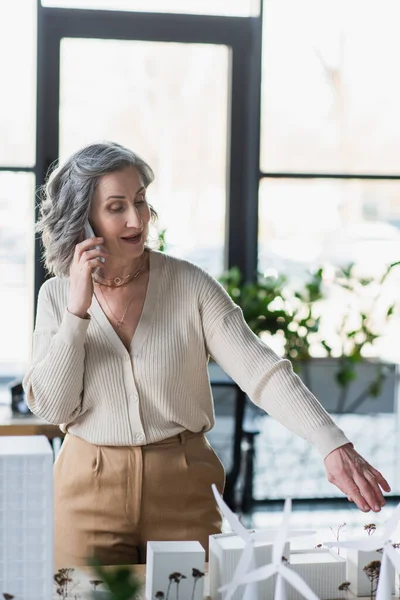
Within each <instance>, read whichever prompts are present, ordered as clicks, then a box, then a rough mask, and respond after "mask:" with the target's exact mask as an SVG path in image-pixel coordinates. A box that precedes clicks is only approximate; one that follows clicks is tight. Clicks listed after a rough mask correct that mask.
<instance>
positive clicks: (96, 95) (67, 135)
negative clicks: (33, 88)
mask: <svg viewBox="0 0 400 600" xmlns="http://www.w3.org/2000/svg"><path fill="white" fill-rule="evenodd" d="M77 65H79V68H77ZM228 71H229V50H228V48H226V47H224V46H212V45H201V44H175V43H156V42H130V41H127V42H125V41H123V42H121V41H114V40H107V41H104V40H80V39H65V40H63V41H62V46H61V106H60V154H61V157H65V156H66V155H68V154H70V153H72V152H74V151H75V150H77V149H78V148H79V147H80V146H82V145H84V144H86V143H90V142H93V141H96V140H98V139H112V140H114V141H117V142H119V143H122V144H124V145H126V146H128V147H129V148H131V149H132V150H134V151H135V152H138V153H139V154H140V155H142V156H143V158H144V159H145V160H146V161H147V162H148V163H149V164H150V165H151V166H152V168H153V169H154V172H155V176H156V178H155V181H154V183H153V184H152V185H151V187H150V189H149V199H150V202H151V203H152V204H153V205H154V208H155V209H156V210H157V212H158V213H159V216H160V220H159V223H158V229H159V230H163V229H166V231H167V233H166V240H167V250H168V252H169V253H171V254H175V255H177V256H181V257H185V258H187V259H188V260H192V261H194V262H196V263H198V264H200V265H201V266H203V267H204V268H206V269H208V270H209V271H210V272H212V273H213V274H220V273H221V272H222V270H223V256H224V241H225V232H224V229H225V228H224V225H225V204H226V193H227V192H226V172H227V123H228V81H229V73H228Z"/></svg>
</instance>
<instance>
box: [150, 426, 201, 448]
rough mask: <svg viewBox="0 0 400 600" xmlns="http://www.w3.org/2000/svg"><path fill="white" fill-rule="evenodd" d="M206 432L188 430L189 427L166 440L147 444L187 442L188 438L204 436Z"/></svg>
mask: <svg viewBox="0 0 400 600" xmlns="http://www.w3.org/2000/svg"><path fill="white" fill-rule="evenodd" d="M203 436H204V433H203V432H202V431H199V432H196V431H188V430H187V429H185V431H182V432H181V433H178V434H177V435H173V436H172V437H169V438H166V439H165V440H161V441H159V442H153V443H152V444H147V446H163V445H166V444H185V443H186V440H189V439H191V438H195V437H203Z"/></svg>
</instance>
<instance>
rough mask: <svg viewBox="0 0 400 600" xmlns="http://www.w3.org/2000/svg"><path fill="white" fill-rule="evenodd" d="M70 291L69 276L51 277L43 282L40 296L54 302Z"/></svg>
mask: <svg viewBox="0 0 400 600" xmlns="http://www.w3.org/2000/svg"><path fill="white" fill-rule="evenodd" d="M68 291H69V277H57V276H55V277H50V278H49V279H46V281H45V282H44V283H43V284H42V286H41V288H40V290H39V296H41V298H42V299H48V300H50V301H52V302H54V301H56V300H57V298H58V299H60V300H61V298H64V297H65V294H67V293H68Z"/></svg>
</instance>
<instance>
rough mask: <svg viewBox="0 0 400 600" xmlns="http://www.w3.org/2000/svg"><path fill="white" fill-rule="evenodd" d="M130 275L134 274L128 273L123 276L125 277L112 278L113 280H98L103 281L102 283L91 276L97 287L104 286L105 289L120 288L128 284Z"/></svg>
mask: <svg viewBox="0 0 400 600" xmlns="http://www.w3.org/2000/svg"><path fill="white" fill-rule="evenodd" d="M132 275H134V273H128V275H125V277H114V278H113V279H107V280H106V279H105V278H103V277H100V279H103V281H99V280H98V279H96V278H95V277H94V276H93V281H94V282H95V283H97V285H104V286H105V287H122V286H123V285H126V284H127V283H129V282H130V279H129V278H130V277H131V276H132ZM133 278H134V277H133ZM105 281H112V283H105Z"/></svg>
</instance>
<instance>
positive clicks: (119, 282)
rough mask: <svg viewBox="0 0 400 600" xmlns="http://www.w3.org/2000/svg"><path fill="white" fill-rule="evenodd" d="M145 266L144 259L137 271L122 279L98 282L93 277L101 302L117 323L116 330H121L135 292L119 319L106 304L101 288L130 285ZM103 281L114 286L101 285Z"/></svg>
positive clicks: (116, 278)
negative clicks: (98, 288)
mask: <svg viewBox="0 0 400 600" xmlns="http://www.w3.org/2000/svg"><path fill="white" fill-rule="evenodd" d="M145 266H146V257H145V259H144V261H143V263H142V265H141V266H140V267H139V269H138V270H137V271H135V272H134V273H129V274H128V275H126V276H125V277H122V278H120V277H115V278H114V279H108V280H107V279H103V281H99V280H98V279H95V278H94V277H93V281H94V283H97V285H98V286H99V287H100V292H101V295H102V296H103V300H104V302H105V303H106V306H107V308H108V310H109V311H110V313H111V314H112V316H113V317H114V319H115V320H116V321H117V327H118V328H121V327H123V325H124V319H125V316H126V313H127V312H128V309H129V307H130V305H131V303H132V300H133V297H134V295H135V291H136V290H134V291H133V294H132V295H131V296H130V298H129V301H128V304H127V305H126V307H125V310H124V312H123V314H122V317H121V318H119V317H117V315H116V314H115V313H114V311H113V310H112V309H111V307H110V305H109V304H108V302H107V299H106V297H105V295H104V292H103V286H105V287H122V286H123V285H126V284H128V283H130V282H131V281H134V280H135V279H136V278H137V277H139V275H140V274H141V273H143V271H144V269H145ZM128 277H130V279H128V281H125V282H124V280H126V279H127V278H128ZM104 281H113V282H114V285H113V284H107V283H103V282H104Z"/></svg>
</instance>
